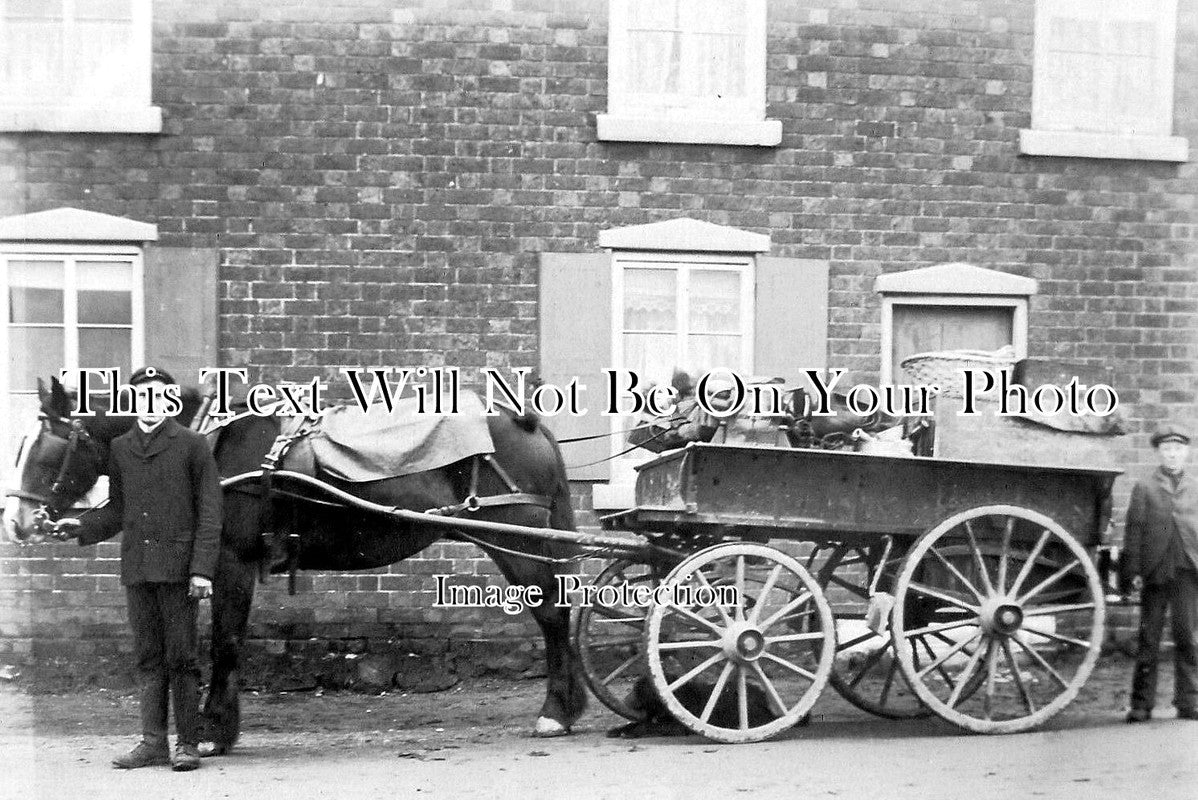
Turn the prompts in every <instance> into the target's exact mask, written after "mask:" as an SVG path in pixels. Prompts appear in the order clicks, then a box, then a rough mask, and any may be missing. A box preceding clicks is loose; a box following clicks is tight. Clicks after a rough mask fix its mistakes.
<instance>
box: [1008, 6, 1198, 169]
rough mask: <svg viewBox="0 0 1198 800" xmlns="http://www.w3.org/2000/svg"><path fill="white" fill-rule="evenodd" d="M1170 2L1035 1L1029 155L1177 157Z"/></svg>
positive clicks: (1181, 154) (1180, 142)
mask: <svg viewBox="0 0 1198 800" xmlns="http://www.w3.org/2000/svg"><path fill="white" fill-rule="evenodd" d="M1176 35H1177V0H1135V2H1128V1H1127V0H1037V2H1036V17H1035V56H1034V58H1035V60H1034V65H1033V75H1032V81H1033V84H1032V128H1031V130H1024V131H1022V132H1021V149H1022V151H1023V152H1024V153H1027V154H1030V155H1063V156H1082V157H1086V156H1090V157H1095V158H1133V159H1151V160H1166V161H1185V160H1186V159H1187V157H1188V152H1187V149H1188V143H1187V141H1186V140H1185V139H1184V138H1181V137H1176V136H1173V135H1172V134H1173V75H1174V62H1175V40H1176Z"/></svg>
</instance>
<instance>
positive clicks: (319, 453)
mask: <svg viewBox="0 0 1198 800" xmlns="http://www.w3.org/2000/svg"><path fill="white" fill-rule="evenodd" d="M450 400H451V398H450V397H443V398H442V408H450ZM424 407H425V413H421V410H420V406H419V403H418V401H417V399H416V398H414V397H412V398H404V399H401V400H398V401H396V402H395V404H394V407H393V409H392V410H391V411H388V410H387V407H386V406H385V405H383V404H381V403H376V404H374V405H372V406H371V407H370V409H369V411H363V410H362V409H361V408H360V407H359V406H356V405H355V406H336V407H334V408H331V409H329V410H328V411H326V412H325V414H324V416H323V417H321V420H320V425H319V427H317V428H316V430H315V431H313V433H312V435H311V436H309V437H308V441H309V442H310V443H311V445H312V450H313V453H314V454H315V456H316V463H317V464H319V465H320V467H321V469H323V470H324V471H325V472H327V473H329V474H330V475H333V476H334V477H337V478H341V479H342V480H347V481H353V482H355V483H358V482H365V481H377V480H383V479H384V478H396V477H399V476H401V475H411V474H413V473H416V472H424V471H426V470H430V469H437V468H438V467H444V466H448V465H449V464H452V463H454V462H455V461H461V460H462V459H464V458H469V457H470V456H474V455H480V454H483V453H493V452H495V446H494V443H493V442H492V441H491V432H490V430H489V429H488V427H487V417H486V415H485V412H484V409H483V403H482V400H480V399H479V398H478V396H477V395H475V394H473V393H471V392H460V393H459V394H458V409H459V412H458V413H456V414H436V413H431V411H430V409H432V408H433V407H434V406H433V403H432V400H431V398H430V399H428V400H426V401H425V406H424Z"/></svg>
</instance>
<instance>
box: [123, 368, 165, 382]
mask: <svg viewBox="0 0 1198 800" xmlns="http://www.w3.org/2000/svg"><path fill="white" fill-rule="evenodd" d="M150 381H162V382H163V383H174V382H175V379H174V378H172V377H171V374H170V373H169V372H167V371H166V370H164V369H162V368H161V367H142V368H141V369H139V370H138V371H137V372H134V373H133V375H132V376H130V378H129V385H130V386H137V385H139V384H142V383H149V382H150Z"/></svg>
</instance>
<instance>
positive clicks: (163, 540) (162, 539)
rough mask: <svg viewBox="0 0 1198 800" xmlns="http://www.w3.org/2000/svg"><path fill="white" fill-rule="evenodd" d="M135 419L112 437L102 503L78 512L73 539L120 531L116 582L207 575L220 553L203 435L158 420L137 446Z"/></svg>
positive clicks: (213, 483)
mask: <svg viewBox="0 0 1198 800" xmlns="http://www.w3.org/2000/svg"><path fill="white" fill-rule="evenodd" d="M140 434H141V431H140V430H139V428H138V427H137V426H136V425H135V426H134V427H133V428H132V429H131V430H129V431H128V432H127V433H124V434H122V435H120V436H118V437H116V438H115V439H113V440H112V451H111V454H110V456H109V461H108V476H109V477H108V480H109V488H108V498H109V500H108V503H107V505H104V506H102V507H100V508H98V509H97V510H95V511H93V512H91V513H89V514H85V515H84V516H83V517H82V518H81V520H80V521H81V523H82V524H81V525H80V528H79V543H80V544H84V545H89V544H95V543H96V542H99V541H103V540H104V539H109V538H111V537H113V536H115V535H116V534H117V533H118V532H119V531H124V534H125V535H124V536H123V537H122V539H121V583H123V584H133V583H171V582H178V581H186V580H187V579H188V577H189V576H191V575H201V576H203V577H205V578H211V577H212V575H213V573H214V572H215V571H216V559H217V555H218V554H219V552H220V531H221V487H220V476H219V474H218V473H217V469H216V461H215V460H214V459H213V457H212V451H211V450H209V449H208V444H207V442H206V441H205V440H204V437H202V436H200V435H199V434H198V433H195V432H194V431H192V430H189V429H188V428H184V427H183V426H182V425H180V424H179V423H177V422H175V421H174V420H173V419H166V420H163V422H162V424H161V425H160V426H159V427H158V428H156V429H155V430H154V431H153V433H152V434H151V436H150V438H149V441H148V443H147V444H146V446H145V447H144V448H143V447H142V443H141V442H142V439H141V437H140V436H139V435H140Z"/></svg>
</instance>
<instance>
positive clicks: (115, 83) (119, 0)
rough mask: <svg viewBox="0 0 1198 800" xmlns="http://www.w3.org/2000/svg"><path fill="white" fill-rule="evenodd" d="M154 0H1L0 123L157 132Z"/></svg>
mask: <svg viewBox="0 0 1198 800" xmlns="http://www.w3.org/2000/svg"><path fill="white" fill-rule="evenodd" d="M150 89H151V0H0V130H7V131H80V132H127V133H157V132H159V131H161V130H162V111H161V109H158V108H155V107H153V106H152V105H151V98H150Z"/></svg>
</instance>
